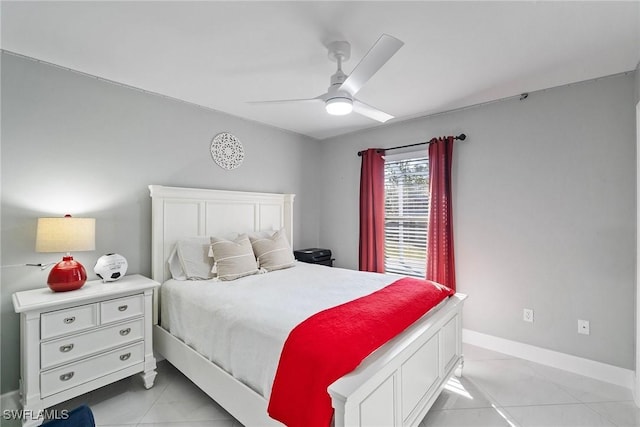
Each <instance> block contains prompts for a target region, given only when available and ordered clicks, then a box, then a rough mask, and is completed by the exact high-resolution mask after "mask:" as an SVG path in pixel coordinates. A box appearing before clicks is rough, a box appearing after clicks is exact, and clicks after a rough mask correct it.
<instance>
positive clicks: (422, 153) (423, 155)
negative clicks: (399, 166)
mask: <svg viewBox="0 0 640 427" xmlns="http://www.w3.org/2000/svg"><path fill="white" fill-rule="evenodd" d="M384 159H385V239H384V240H385V241H384V247H385V255H384V260H385V262H384V267H385V273H386V274H400V275H407V276H413V277H420V278H424V277H425V274H426V261H427V259H426V257H427V253H426V245H427V236H428V221H429V212H428V209H427V215H426V217H424V219H423V220H422V221H419V222H425V223H426V226H427V227H426V228H427V230H425V235H424V236H425V237H424V250H425V252H424V262H423V266H422V267H421V269H420V271H418V272H415V273H414V274H412V273H411V272H410V271H408V270H405V271H404V272H400V271H399V269H396V271H388V264H387V260H388V257H387V232H386V230H387V227H386V224H387V209H386V206H387V204H386V202H387V189H386V176H387V169H386V168H387V163H388V162H389V163H390V162H397V161H405V160H413V159H426V163H427V168H428V167H429V154H428V152H427V150H424V149H422V150H417V149H412V150H409V151H404V152H401V153H394V154H385V155H384ZM428 179H429V169H427V180H428ZM407 216H408V217H412V218H415V216H409V215H407ZM421 243H422V242H421Z"/></svg>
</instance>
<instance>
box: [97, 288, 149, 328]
mask: <svg viewBox="0 0 640 427" xmlns="http://www.w3.org/2000/svg"><path fill="white" fill-rule="evenodd" d="M142 313H144V295H142V294H140V295H133V296H130V297H124V298H118V299H112V300H109V301H104V302H101V303H100V319H101V323H102V324H105V323H111V322H116V321H118V320H123V319H128V318H130V317H135V316H140V315H141V314H142Z"/></svg>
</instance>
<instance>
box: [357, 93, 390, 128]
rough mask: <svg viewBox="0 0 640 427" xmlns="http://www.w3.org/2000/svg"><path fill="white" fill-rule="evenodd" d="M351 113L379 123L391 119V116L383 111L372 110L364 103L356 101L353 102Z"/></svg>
mask: <svg viewBox="0 0 640 427" xmlns="http://www.w3.org/2000/svg"><path fill="white" fill-rule="evenodd" d="M353 111H355V112H356V113H358V114H361V115H363V116H365V117H369V118H370V119H373V120H377V121H379V122H381V123H384V122H386V121H387V120H391V119H393V116H392V115H391V114H387V113H385V112H384V111H380V110H378V109H377V108H373V107H372V106H370V105H367V104H365V103H364V102H360V101H358V100H356V99H354V100H353Z"/></svg>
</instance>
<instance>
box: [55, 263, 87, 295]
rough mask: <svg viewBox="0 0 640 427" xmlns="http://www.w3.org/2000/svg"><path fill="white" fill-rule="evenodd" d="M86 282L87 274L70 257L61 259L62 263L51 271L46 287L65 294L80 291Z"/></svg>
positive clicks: (80, 265)
mask: <svg viewBox="0 0 640 427" xmlns="http://www.w3.org/2000/svg"><path fill="white" fill-rule="evenodd" d="M86 281H87V272H86V270H85V269H84V267H83V266H82V264H80V263H79V262H78V261H75V260H74V259H73V257H72V256H70V255H67V256H64V257H62V261H60V262H59V263H57V264H56V265H54V266H53V268H52V269H51V272H50V273H49V278H48V279H47V285H49V288H51V290H52V291H54V292H66V291H74V290H76V289H80V288H81V287H82V286H83V285H84V282H86Z"/></svg>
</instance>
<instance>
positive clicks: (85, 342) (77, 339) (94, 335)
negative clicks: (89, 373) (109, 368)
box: [40, 318, 144, 369]
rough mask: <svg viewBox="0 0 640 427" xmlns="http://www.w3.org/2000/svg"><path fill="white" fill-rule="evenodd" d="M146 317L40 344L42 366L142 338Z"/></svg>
mask: <svg viewBox="0 0 640 427" xmlns="http://www.w3.org/2000/svg"><path fill="white" fill-rule="evenodd" d="M143 337H144V318H138V319H136V320H130V321H128V322H125V323H118V324H116V325H112V326H109V327H105V328H100V329H94V330H92V331H89V332H84V333H79V334H76V335H71V336H68V337H64V338H59V339H57V340H53V341H48V342H44V343H42V344H40V367H41V368H42V369H47V368H51V367H52V366H55V365H60V364H62V363H65V362H69V361H71V360H75V359H78V358H81V357H85V356H89V355H91V354H94V353H99V352H104V351H106V350H109V349H111V348H114V347H118V346H121V345H124V344H128V343H132V342H134V341H138V340H141V339H142V338H143Z"/></svg>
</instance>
